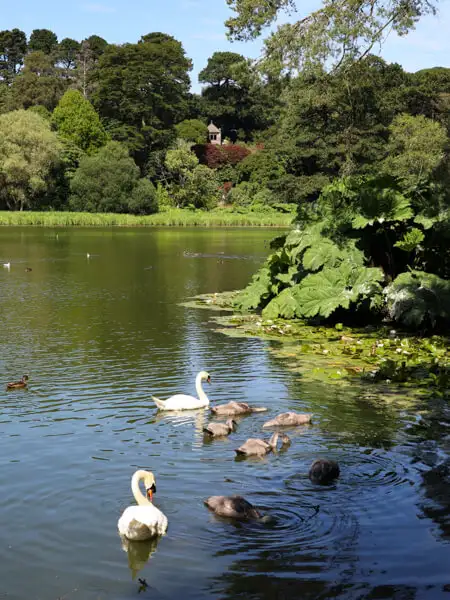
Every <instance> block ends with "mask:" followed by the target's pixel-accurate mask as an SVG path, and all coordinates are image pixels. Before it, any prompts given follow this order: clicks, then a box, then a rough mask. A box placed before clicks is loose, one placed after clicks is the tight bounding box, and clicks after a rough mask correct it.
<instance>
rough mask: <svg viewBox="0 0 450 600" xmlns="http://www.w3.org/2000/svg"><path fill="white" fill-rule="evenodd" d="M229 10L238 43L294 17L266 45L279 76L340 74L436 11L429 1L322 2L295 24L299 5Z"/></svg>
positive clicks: (260, 0)
mask: <svg viewBox="0 0 450 600" xmlns="http://www.w3.org/2000/svg"><path fill="white" fill-rule="evenodd" d="M227 4H228V6H229V7H230V8H231V9H232V10H233V11H234V13H235V15H234V16H232V17H231V18H230V19H228V21H227V22H226V25H227V27H228V34H229V37H230V38H232V39H237V40H248V39H253V38H255V37H258V36H259V35H260V34H261V33H262V31H263V30H264V29H265V28H267V27H268V26H269V25H271V24H273V23H274V22H275V20H276V19H277V17H279V16H280V13H282V12H287V13H288V14H289V15H290V17H291V19H290V22H288V23H284V24H282V25H280V26H279V27H278V28H277V29H276V31H275V32H274V33H272V34H271V35H270V36H269V37H268V38H267V40H266V41H265V53H266V60H265V68H266V69H268V70H271V71H275V72H280V71H281V70H283V69H287V70H288V71H291V72H298V71H299V70H300V69H311V68H312V69H314V70H317V68H321V67H323V66H324V65H327V66H331V67H334V68H335V67H337V66H339V65H341V64H342V63H343V62H346V61H350V62H353V61H355V60H361V59H362V58H364V57H365V56H367V55H368V54H369V53H370V52H371V50H372V48H373V47H374V46H375V45H376V44H381V43H382V42H383V41H384V39H385V38H386V36H387V35H388V33H389V32H390V31H394V32H396V33H397V34H398V35H406V34H407V33H408V32H409V31H410V30H411V29H413V28H414V25H415V24H416V23H417V21H418V20H419V19H420V18H421V17H422V16H424V15H426V14H430V13H432V14H434V12H435V10H436V9H435V6H436V5H435V3H433V2H430V1H429V0H393V1H390V0H389V1H388V0H371V1H367V0H340V1H339V2H336V1H335V0H322V5H321V7H320V8H319V9H318V10H315V11H313V12H311V13H310V14H307V15H304V16H301V18H299V19H298V20H295V19H294V18H293V15H294V14H295V13H296V12H297V11H298V9H299V7H298V6H297V2H296V1H295V0H270V1H268V0H227ZM291 21H292V22H291Z"/></svg>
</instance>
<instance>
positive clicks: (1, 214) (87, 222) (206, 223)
mask: <svg viewBox="0 0 450 600" xmlns="http://www.w3.org/2000/svg"><path fill="white" fill-rule="evenodd" d="M292 218H293V215H292V214H288V213H278V212H275V211H273V212H270V213H269V212H268V213H262V212H261V213H257V212H250V211H249V212H247V213H238V212H233V211H231V210H229V209H221V210H213V211H209V212H206V211H202V210H189V209H184V210H183V209H172V210H169V211H165V212H161V213H156V214H154V215H145V216H136V215H128V214H117V213H82V212H53V211H49V212H33V211H22V212H20V211H0V226H1V225H5V226H6V225H11V226H27V225H34V226H41V227H155V226H161V227H289V226H290V225H291V223H292Z"/></svg>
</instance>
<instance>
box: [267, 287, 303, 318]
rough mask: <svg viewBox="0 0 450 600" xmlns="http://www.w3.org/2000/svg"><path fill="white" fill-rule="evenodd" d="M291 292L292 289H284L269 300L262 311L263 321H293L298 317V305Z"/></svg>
mask: <svg viewBox="0 0 450 600" xmlns="http://www.w3.org/2000/svg"><path fill="white" fill-rule="evenodd" d="M292 290H293V288H292V287H289V288H286V289H284V290H283V291H282V292H281V293H280V294H278V296H276V298H274V299H273V300H271V301H270V302H269V304H268V305H267V306H266V307H265V309H264V310H263V311H262V316H263V317H264V318H265V319H276V318H278V317H283V318H285V319H293V318H294V317H295V316H298V309H299V305H298V302H297V300H296V299H295V298H294V296H293V294H292Z"/></svg>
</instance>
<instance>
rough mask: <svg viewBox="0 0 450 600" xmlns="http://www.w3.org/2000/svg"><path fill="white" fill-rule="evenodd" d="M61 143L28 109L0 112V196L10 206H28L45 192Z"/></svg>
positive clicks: (12, 207)
mask: <svg viewBox="0 0 450 600" xmlns="http://www.w3.org/2000/svg"><path fill="white" fill-rule="evenodd" d="M60 153H61V143H60V142H59V141H58V138H57V136H56V134H55V133H54V132H52V131H51V130H50V126H49V124H48V123H47V122H46V121H44V119H42V118H41V117H40V116H39V115H37V114H36V113H34V112H31V111H24V110H17V111H12V112H9V113H6V114H4V115H0V198H1V200H2V202H4V203H5V205H6V206H7V207H8V208H9V209H11V210H23V209H24V208H27V207H32V206H33V203H34V201H35V200H36V198H38V197H39V196H42V195H45V192H46V191H47V189H48V187H49V185H50V179H51V176H52V172H53V171H54V169H55V168H56V167H57V165H58V163H59V157H60Z"/></svg>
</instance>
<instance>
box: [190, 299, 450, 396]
mask: <svg viewBox="0 0 450 600" xmlns="http://www.w3.org/2000/svg"><path fill="white" fill-rule="evenodd" d="M238 293H239V292H238V291H234V292H223V293H216V294H214V293H213V294H202V295H199V296H195V297H193V298H191V299H190V300H189V301H187V302H184V303H183V306H186V307H190V308H197V309H207V310H211V311H214V312H216V314H215V315H214V314H213V315H212V317H211V321H212V322H213V323H215V325H216V327H215V331H217V332H218V333H222V334H224V335H228V336H232V337H253V338H259V339H262V340H266V341H267V342H268V350H269V351H270V352H271V353H273V354H274V355H275V356H276V357H277V358H279V359H282V360H283V362H284V363H285V366H286V368H287V369H289V370H290V371H293V372H296V373H299V374H301V376H302V377H304V378H307V379H309V380H314V381H317V382H322V383H324V382H326V383H331V384H335V385H344V386H349V385H361V386H365V387H368V388H369V390H370V389H371V388H372V389H373V391H374V392H375V391H376V392H378V393H382V394H383V395H386V394H387V395H391V394H398V393H399V391H401V390H404V391H406V390H407V391H408V393H409V394H411V392H413V393H415V394H417V395H420V396H437V397H441V398H442V397H443V398H450V388H449V385H448V382H449V381H450V349H449V338H448V337H447V336H440V335H431V336H428V337H421V336H418V335H414V332H407V331H402V330H399V329H397V330H394V329H393V328H392V327H390V326H386V325H381V324H380V325H378V326H375V325H369V326H367V327H349V326H346V325H343V324H342V323H338V324H336V325H334V326H333V325H311V324H309V323H307V322H304V321H301V320H299V319H263V318H262V316H261V314H259V313H257V312H248V313H243V312H242V313H241V312H237V311H235V310H234V309H233V300H234V298H235V296H236V295H237V294H238ZM218 312H221V313H222V314H221V315H220V316H219V315H218V314H217V313H218ZM274 342H275V343H274Z"/></svg>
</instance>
